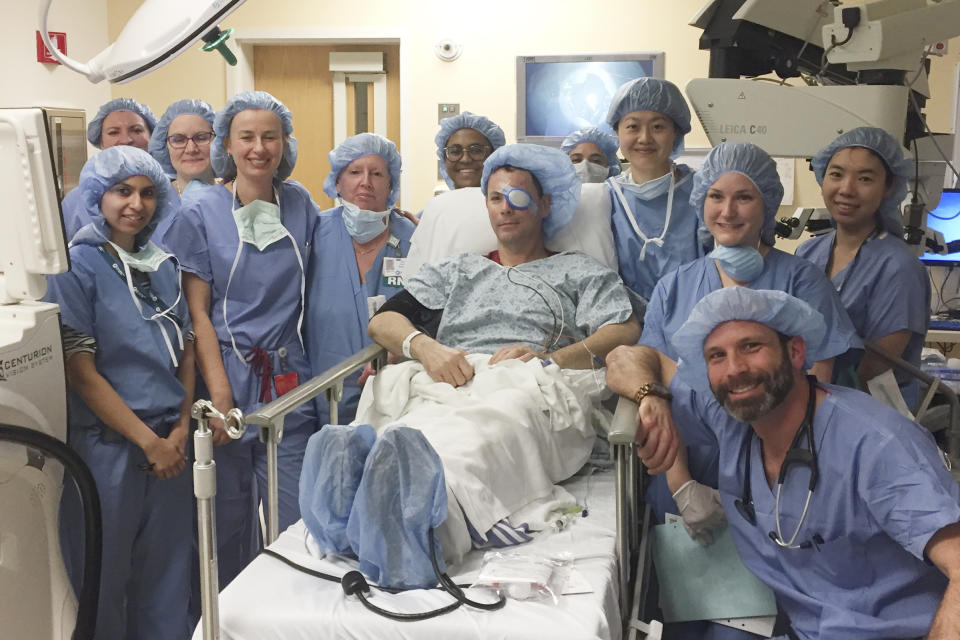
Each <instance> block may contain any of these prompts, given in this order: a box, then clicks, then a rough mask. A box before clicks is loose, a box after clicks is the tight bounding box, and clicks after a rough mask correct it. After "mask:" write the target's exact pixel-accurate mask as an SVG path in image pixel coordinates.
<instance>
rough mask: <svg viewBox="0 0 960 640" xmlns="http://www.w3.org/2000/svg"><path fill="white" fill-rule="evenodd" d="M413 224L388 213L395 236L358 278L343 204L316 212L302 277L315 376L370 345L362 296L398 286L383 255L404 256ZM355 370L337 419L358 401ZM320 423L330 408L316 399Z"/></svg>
mask: <svg viewBox="0 0 960 640" xmlns="http://www.w3.org/2000/svg"><path fill="white" fill-rule="evenodd" d="M414 229H416V225H414V224H413V222H411V221H410V220H408V219H407V218H406V217H404V216H402V215H400V214H399V213H391V214H390V233H391V234H392V235H393V236H394V237H396V239H397V240H399V246H398V247H396V248H394V247H392V246H390V245H389V244H387V245H384V247H383V248H382V249H381V250H380V251H379V252H378V253H377V256H376V259H375V260H374V262H373V266H371V267H370V270H369V271H368V272H367V273H366V275H365V278H364V279H365V280H366V282H364V283H361V282H360V275H359V273H358V272H357V261H356V255H355V253H354V249H353V239H352V238H351V237H350V234H349V233H348V232H347V227H346V225H345V224H344V222H343V207H335V208H333V209H328V210H327V211H324V212H322V213H321V214H320V220H319V222H318V224H317V226H316V229H315V230H314V234H313V247H312V255H311V258H310V269H309V271H308V276H307V295H306V298H307V311H306V315H305V316H304V323H303V326H304V334H305V335H304V340H305V341H306V343H307V356H308V358H309V360H310V364H311V366H312V367H313V370H314V373H315V374H320V373H323V372H324V371H326V370H327V369H328V368H330V367H332V366H334V365H336V364H338V363H340V362H342V361H344V360H346V359H347V358H349V357H350V356H351V355H353V354H354V353H357V352H358V351H360V350H361V349H364V348H365V347H367V346H369V345H370V344H372V343H373V340H371V339H370V337H369V336H367V325H368V323H369V320H370V317H369V312H368V308H367V298H370V297H374V296H377V295H383V296H384V297H386V298H387V299H389V298H391V297H392V296H393V295H394V294H396V293H398V292H399V291H400V290H401V289H402V288H403V287H402V283H401V282H399V281H391V282H387V281H386V279H385V277H384V276H383V275H382V274H383V259H384V257H385V256H386V257H406V255H407V253H409V251H410V236H412V235H413V231H414ZM358 377H359V374H355V375H353V376H350V378H348V379H347V380H345V381H344V388H343V400H342V401H341V402H340V404H339V405H338V411H339V416H338V418H339V422H340V423H341V424H346V423H348V422H350V421H352V420H353V418H354V415H355V414H356V410H357V403H358V402H359V399H360V386H359V385H358V384H357V378H358ZM317 404H318V409H319V411H320V420H321V422H320V424H327V423H328V422H329V416H330V408H329V405H328V404H327V403H326V401H324V400H323V399H318V403H317Z"/></svg>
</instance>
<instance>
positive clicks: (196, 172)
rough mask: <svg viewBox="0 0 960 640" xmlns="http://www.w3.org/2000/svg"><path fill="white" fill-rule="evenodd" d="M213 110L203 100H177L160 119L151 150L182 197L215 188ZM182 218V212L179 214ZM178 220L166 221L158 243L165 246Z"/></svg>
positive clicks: (155, 239)
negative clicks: (212, 144) (169, 233)
mask: <svg viewBox="0 0 960 640" xmlns="http://www.w3.org/2000/svg"><path fill="white" fill-rule="evenodd" d="M213 117H214V113H213V108H212V107H211V106H210V105H209V104H207V103H206V102H204V101H203V100H190V99H186V100H177V101H176V102H174V103H173V104H171V105H170V106H169V107H167V110H166V111H165V112H164V113H163V115H162V116H160V120H159V121H158V122H157V126H156V128H155V129H154V130H153V135H151V136H150V145H149V147H148V150H149V151H150V155H152V156H153V157H154V158H155V159H156V160H157V162H159V163H160V166H161V167H163V170H164V171H166V172H167V175H168V176H169V177H170V178H171V179H172V180H173V186H174V188H175V189H176V190H177V193H178V194H180V196H181V197H183V196H186V195H189V194H190V193H196V192H197V191H199V190H200V189H203V188H204V187H208V186H210V185H212V184H213V182H214V179H215V176H214V175H213V167H212V166H211V165H210V143H211V142H212V141H213ZM178 214H179V210H178ZM173 218H174V216H171V217H170V218H168V219H166V220H164V221H163V224H162V225H160V227H158V228H157V231H156V233H154V235H153V238H154V242H156V243H157V244H159V245H160V246H164V240H163V238H164V236H165V235H166V233H167V229H168V228H169V227H170V225H171V224H173Z"/></svg>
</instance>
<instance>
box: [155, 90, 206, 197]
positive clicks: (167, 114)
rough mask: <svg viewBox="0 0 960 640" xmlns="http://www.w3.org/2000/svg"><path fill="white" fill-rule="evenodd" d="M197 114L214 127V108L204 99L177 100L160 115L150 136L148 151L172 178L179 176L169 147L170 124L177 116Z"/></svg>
mask: <svg viewBox="0 0 960 640" xmlns="http://www.w3.org/2000/svg"><path fill="white" fill-rule="evenodd" d="M182 115H195V116H200V117H201V118H203V119H204V120H206V121H207V122H208V123H209V124H210V129H213V117H214V114H213V108H212V107H211V106H210V105H209V104H207V103H206V102H204V101H203V100H177V101H176V102H174V103H173V104H171V105H170V106H169V107H167V110H166V111H164V112H163V115H162V116H160V120H159V122H157V126H156V127H155V128H154V129H153V135H151V136H150V144H148V145H147V151H149V152H150V155H152V156H153V157H154V158H155V159H156V161H157V162H159V163H160V166H161V167H163V170H164V171H166V172H167V175H168V176H170V177H171V178H176V177H177V170H176V169H174V168H173V165H172V164H171V163H170V150H169V149H167V132H168V131H169V130H170V125H171V124H172V123H173V121H174V120H176V119H177V116H182Z"/></svg>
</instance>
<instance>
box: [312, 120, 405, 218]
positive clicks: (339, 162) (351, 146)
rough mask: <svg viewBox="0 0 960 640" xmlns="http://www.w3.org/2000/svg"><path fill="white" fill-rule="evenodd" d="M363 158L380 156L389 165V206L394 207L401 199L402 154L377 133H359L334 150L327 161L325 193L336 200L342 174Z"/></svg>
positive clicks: (390, 142)
mask: <svg viewBox="0 0 960 640" xmlns="http://www.w3.org/2000/svg"><path fill="white" fill-rule="evenodd" d="M363 156H380V157H381V158H383V161H384V162H386V163H387V171H388V172H389V173H390V194H389V195H388V196H387V206H388V207H389V206H392V205H394V204H395V203H396V202H397V199H398V198H399V197H400V166H401V161H400V154H399V153H398V152H397V145H395V144H393V142H392V141H390V140H387V139H386V138H384V137H383V136H381V135H378V134H376V133H358V134H357V135H355V136H350V137H349V138H347V139H346V140H344V141H343V142H341V143H340V144H338V145H337V146H336V148H334V149H333V150H332V151H331V152H330V153H329V155H328V156H327V159H328V160H329V161H330V173H328V174H327V178H326V180H324V181H323V192H324V193H325V194H327V195H328V196H329V197H331V198H336V197H337V196H338V195H339V194H338V193H337V179H338V178H339V177H340V172H341V171H343V170H344V169H346V168H347V165H348V164H350V163H351V162H353V161H354V160H356V159H357V158H362V157H363Z"/></svg>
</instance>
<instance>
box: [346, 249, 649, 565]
mask: <svg viewBox="0 0 960 640" xmlns="http://www.w3.org/2000/svg"><path fill="white" fill-rule="evenodd" d="M406 290H407V292H408V293H410V294H411V295H412V296H414V297H415V298H416V299H417V300H418V301H419V302H420V303H421V304H423V305H424V306H426V307H428V308H431V309H442V310H443V313H442V317H441V321H440V325H439V330H438V335H437V340H438V341H439V342H441V343H442V344H445V345H447V346H450V347H455V348H459V349H463V350H465V351H468V352H470V353H471V355H469V356H468V358H469V359H470V362H471V364H472V365H473V367H474V369H475V375H474V377H473V379H471V381H470V382H468V383H467V384H466V385H464V386H463V387H459V388H457V389H454V388H452V387H451V386H450V385H448V384H445V383H438V382H435V381H433V380H432V379H431V378H430V377H429V375H427V374H426V373H425V372H424V370H423V367H422V365H420V364H419V363H416V362H408V363H404V364H401V365H398V366H396V367H388V368H387V369H386V370H385V371H384V372H382V373H380V374H379V375H378V376H377V377H376V378H375V379H374V387H375V388H377V389H379V392H378V393H372V394H368V393H365V394H364V396H363V397H362V398H361V401H360V408H359V409H358V414H357V416H358V420H362V421H369V422H371V423H372V424H374V425H375V426H376V427H377V428H378V429H379V428H380V427H382V426H386V425H388V424H391V423H394V422H399V423H403V424H407V425H409V426H413V427H417V428H418V429H421V430H423V431H424V433H425V434H426V435H427V439H428V440H429V441H430V443H431V445H433V446H434V447H435V448H436V450H437V453H438V454H439V455H440V458H441V459H442V460H443V461H444V469H445V472H446V474H447V485H448V488H450V490H451V491H452V492H453V496H454V498H455V500H452V501H451V511H450V516H449V517H448V524H449V523H453V522H459V523H461V524H462V525H463V526H462V527H460V534H461V535H459V536H458V535H452V534H451V535H450V537H448V538H447V540H448V541H453V542H454V548H452V549H451V548H450V546H449V545H448V542H445V543H444V544H445V547H444V551H445V554H447V557H448V558H449V557H451V555H450V554H451V553H452V554H453V556H457V555H459V554H461V553H463V552H464V551H465V550H466V549H469V546H470V542H471V541H470V535H469V534H468V533H467V526H468V525H467V524H466V522H468V523H469V526H470V527H473V529H474V531H475V532H487V531H489V530H490V528H491V527H493V526H494V525H495V524H496V523H497V522H498V521H500V520H501V519H503V518H506V517H507V516H509V515H510V514H511V513H514V512H515V511H516V510H518V509H519V508H521V507H523V506H525V505H527V504H529V503H530V502H531V501H534V500H538V499H542V498H545V497H548V496H549V495H550V494H551V492H552V487H553V483H555V482H559V481H561V480H563V479H566V478H567V477H569V476H570V475H571V474H572V473H574V472H576V470H577V469H579V468H580V466H582V464H583V463H584V462H586V460H587V458H588V457H589V454H590V450H591V448H592V444H593V439H594V433H593V427H592V423H591V421H590V420H589V416H590V415H592V413H593V410H592V409H591V408H590V407H591V406H593V405H594V403H595V402H596V401H597V398H596V396H597V394H598V393H599V392H600V391H601V390H602V389H603V384H602V380H601V381H600V382H599V384H598V382H597V380H596V379H595V378H594V374H595V373H596V372H594V371H591V370H589V369H588V370H586V371H582V372H566V371H562V370H560V369H559V368H558V367H557V366H556V365H551V366H549V367H546V368H545V367H543V366H541V364H540V363H539V362H538V361H531V362H521V361H520V360H516V359H511V360H507V361H505V362H503V363H499V364H497V365H495V366H492V367H491V366H488V365H487V362H486V360H487V358H486V357H485V356H483V355H478V354H490V353H493V352H495V351H496V350H497V349H499V348H500V347H503V346H507V345H512V344H525V345H527V346H529V347H531V348H533V349H536V350H539V351H543V350H546V351H553V350H556V349H558V348H560V347H563V346H565V345H567V344H570V343H571V342H573V341H575V340H582V339H583V338H585V337H587V336H589V335H591V334H593V333H595V332H596V331H597V330H599V329H600V328H601V327H603V326H605V325H608V324H614V323H623V322H626V321H627V320H629V318H630V317H631V315H632V312H631V308H630V302H629V298H628V295H627V293H626V290H625V289H624V287H623V285H622V283H621V282H620V279H619V277H618V276H617V274H616V273H615V272H614V271H612V270H611V269H608V268H606V267H604V266H603V265H601V264H600V263H598V262H597V261H595V260H594V259H593V258H590V257H589V256H585V255H583V254H579V253H560V254H555V255H552V256H549V257H546V258H542V259H540V260H535V261H532V262H528V263H525V264H522V265H519V266H517V267H513V268H510V267H503V266H501V265H499V264H497V263H495V262H493V261H492V260H490V259H489V258H486V257H483V256H478V255H473V254H461V255H459V256H453V257H451V258H448V259H446V260H444V261H442V262H440V263H435V264H429V263H428V264H426V265H424V266H423V267H422V268H421V269H420V271H419V272H418V273H417V275H416V276H415V277H413V278H412V279H411V280H409V281H408V282H407V283H406ZM560 336H562V337H560ZM374 398H375V400H374ZM461 508H462V511H461ZM464 516H465V517H466V522H464ZM463 544H466V548H464V547H463Z"/></svg>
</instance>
